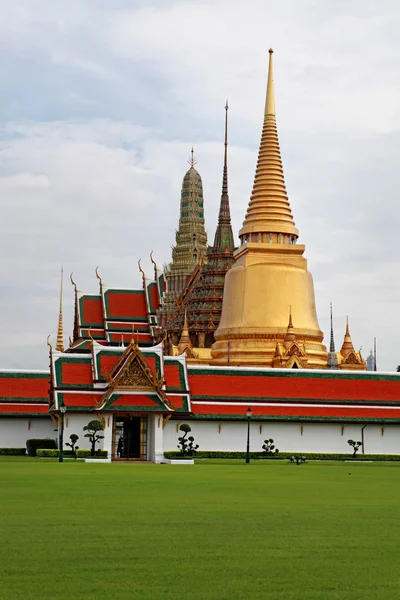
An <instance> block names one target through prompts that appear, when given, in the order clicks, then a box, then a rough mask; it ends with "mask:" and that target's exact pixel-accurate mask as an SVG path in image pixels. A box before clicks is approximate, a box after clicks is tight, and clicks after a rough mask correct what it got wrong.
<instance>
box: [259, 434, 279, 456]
mask: <svg viewBox="0 0 400 600" xmlns="http://www.w3.org/2000/svg"><path fill="white" fill-rule="evenodd" d="M262 448H263V450H264V452H266V453H267V454H273V453H274V452H275V453H278V452H279V450H278V448H275V446H274V440H273V439H272V438H270V439H269V440H264V444H263V447H262Z"/></svg>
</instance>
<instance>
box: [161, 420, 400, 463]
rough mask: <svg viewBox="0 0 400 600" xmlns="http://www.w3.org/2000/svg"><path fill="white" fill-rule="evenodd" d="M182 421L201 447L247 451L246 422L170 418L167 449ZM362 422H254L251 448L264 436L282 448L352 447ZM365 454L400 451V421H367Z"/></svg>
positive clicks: (328, 449) (320, 449) (343, 449)
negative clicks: (372, 422)
mask: <svg viewBox="0 0 400 600" xmlns="http://www.w3.org/2000/svg"><path fill="white" fill-rule="evenodd" d="M182 423H189V424H190V426H191V428H192V432H191V435H193V436H194V438H195V443H196V444H199V450H223V451H232V452H235V451H239V452H245V451H246V443H247V422H243V421H240V422H232V421H231V422H229V421H228V422H227V421H191V420H189V419H186V420H182V421H172V420H170V421H169V422H168V423H167V425H166V427H165V429H164V444H163V445H164V451H167V450H177V444H178V437H179V436H181V435H183V433H182V432H181V431H179V432H177V430H176V429H177V425H178V427H179V425H180V424H182ZM362 426H363V425H362V424H354V423H348V424H346V423H345V424H340V423H293V422H285V423H282V422H281V423H279V422H267V423H261V422H252V423H251V425H250V450H251V451H252V452H260V451H262V445H263V443H264V440H265V439H269V438H272V439H273V440H274V442H275V446H276V447H277V448H279V450H280V451H281V452H338V453H348V452H351V451H352V449H351V447H350V446H349V445H348V443H347V440H349V439H353V440H356V441H358V440H360V441H361V439H362V434H361V428H362ZM364 445H365V447H364V452H365V453H366V454H400V425H390V424H389V425H387V424H384V425H372V424H371V425H367V426H366V427H365V429H364Z"/></svg>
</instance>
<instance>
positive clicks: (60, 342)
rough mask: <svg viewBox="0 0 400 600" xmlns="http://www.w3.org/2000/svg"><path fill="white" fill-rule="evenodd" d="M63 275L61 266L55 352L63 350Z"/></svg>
mask: <svg viewBox="0 0 400 600" xmlns="http://www.w3.org/2000/svg"><path fill="white" fill-rule="evenodd" d="M63 275H64V269H63V267H61V282H60V312H59V315H58V328H57V343H56V350H57V352H64V330H63V312H62V299H63Z"/></svg>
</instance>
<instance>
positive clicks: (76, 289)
mask: <svg viewBox="0 0 400 600" xmlns="http://www.w3.org/2000/svg"><path fill="white" fill-rule="evenodd" d="M72 276H73V273H71V275H70V276H69V278H70V281H71V283H72V285H73V286H74V290H75V292H77V291H78V286H77V285H76V283H75V281H74V280H73V277H72Z"/></svg>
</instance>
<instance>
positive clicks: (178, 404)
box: [168, 396, 187, 410]
mask: <svg viewBox="0 0 400 600" xmlns="http://www.w3.org/2000/svg"><path fill="white" fill-rule="evenodd" d="M168 399H169V401H170V403H171V406H172V408H173V409H175V410H179V409H181V410H182V409H185V410H187V409H186V405H185V402H184V401H185V400H186V396H168Z"/></svg>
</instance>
